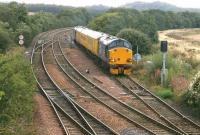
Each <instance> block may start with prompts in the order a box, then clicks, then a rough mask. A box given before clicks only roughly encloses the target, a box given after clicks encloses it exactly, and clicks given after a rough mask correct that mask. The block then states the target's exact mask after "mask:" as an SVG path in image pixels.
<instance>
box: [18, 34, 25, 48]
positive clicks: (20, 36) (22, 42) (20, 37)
mask: <svg viewBox="0 0 200 135" xmlns="http://www.w3.org/2000/svg"><path fill="white" fill-rule="evenodd" d="M23 44H24V36H23V35H22V34H21V35H19V45H21V46H22V45H23Z"/></svg>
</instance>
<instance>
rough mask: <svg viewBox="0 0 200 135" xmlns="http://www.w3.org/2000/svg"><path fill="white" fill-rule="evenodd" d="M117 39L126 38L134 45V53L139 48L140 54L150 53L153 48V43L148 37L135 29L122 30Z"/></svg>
mask: <svg viewBox="0 0 200 135" xmlns="http://www.w3.org/2000/svg"><path fill="white" fill-rule="evenodd" d="M117 37H120V38H124V39H126V40H128V41H129V42H130V43H131V44H132V48H133V51H136V49H137V46H138V47H139V52H140V53H144V54H146V53H149V52H150V48H151V46H150V45H151V42H150V39H149V38H148V36H147V35H146V34H144V33H142V32H140V31H137V30H135V29H130V28H125V29H122V30H121V31H120V32H119V33H118V34H117Z"/></svg>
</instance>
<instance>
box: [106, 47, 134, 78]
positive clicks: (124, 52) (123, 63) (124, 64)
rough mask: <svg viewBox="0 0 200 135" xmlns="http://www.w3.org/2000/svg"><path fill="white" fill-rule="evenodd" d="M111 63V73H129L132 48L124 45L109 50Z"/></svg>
mask: <svg viewBox="0 0 200 135" xmlns="http://www.w3.org/2000/svg"><path fill="white" fill-rule="evenodd" d="M109 65H110V72H111V74H115V75H117V74H125V75H129V74H130V73H131V65H132V50H130V49H128V48H124V47H117V48H114V49H111V50H109Z"/></svg>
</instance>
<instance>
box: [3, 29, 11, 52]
mask: <svg viewBox="0 0 200 135" xmlns="http://www.w3.org/2000/svg"><path fill="white" fill-rule="evenodd" d="M11 43H12V40H11V39H10V36H9V33H8V31H7V30H6V29H5V28H3V27H2V26H1V25H0V52H4V51H6V49H7V48H9V47H10V45H11Z"/></svg>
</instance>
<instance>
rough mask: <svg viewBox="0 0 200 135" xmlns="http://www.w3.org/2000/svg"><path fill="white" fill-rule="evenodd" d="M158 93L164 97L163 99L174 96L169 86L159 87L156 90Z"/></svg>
mask: <svg viewBox="0 0 200 135" xmlns="http://www.w3.org/2000/svg"><path fill="white" fill-rule="evenodd" d="M156 95H157V96H159V97H161V98H163V99H171V98H172V97H173V92H172V90H171V89H169V88H162V87H159V88H158V89H157V90H156Z"/></svg>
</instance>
